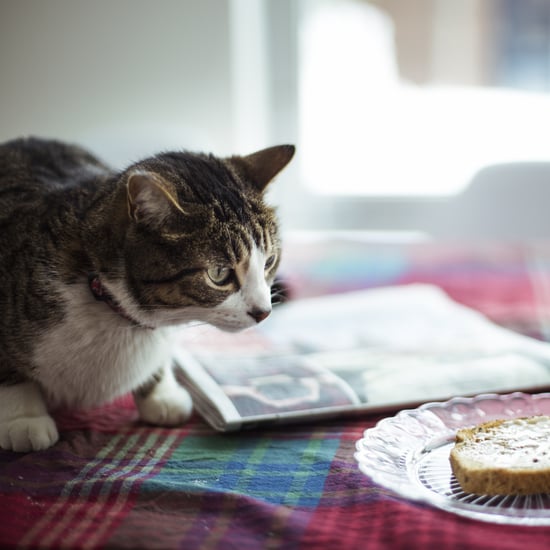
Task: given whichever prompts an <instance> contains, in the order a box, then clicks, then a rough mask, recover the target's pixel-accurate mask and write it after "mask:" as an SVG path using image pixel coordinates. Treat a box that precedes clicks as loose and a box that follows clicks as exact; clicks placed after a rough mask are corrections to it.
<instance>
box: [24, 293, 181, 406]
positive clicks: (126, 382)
mask: <svg viewBox="0 0 550 550" xmlns="http://www.w3.org/2000/svg"><path fill="white" fill-rule="evenodd" d="M60 288H61V294H62V296H63V299H64V301H65V303H66V306H67V308H66V315H65V319H64V320H63V321H62V322H61V323H59V324H57V325H56V326H54V327H53V328H51V329H49V330H48V331H46V333H44V334H43V335H42V336H41V337H40V339H39V340H38V342H37V345H36V346H35V348H34V353H33V363H34V365H35V366H36V370H35V372H34V373H33V376H34V378H35V379H36V380H37V381H38V382H39V383H40V384H41V386H42V388H43V389H44V391H45V393H46V397H47V399H48V401H49V402H50V403H51V405H53V406H57V405H64V406H70V407H78V408H89V407H92V406H95V405H98V404H101V403H105V402H108V401H111V400H113V399H114V398H116V397H118V396H120V395H124V394H126V393H128V392H129V391H131V390H133V389H136V388H137V387H138V386H140V385H141V384H143V383H144V382H146V381H147V380H148V379H149V378H150V377H151V376H152V374H154V373H155V372H156V371H157V370H159V369H160V368H161V367H162V366H164V365H165V364H166V363H167V362H168V361H170V360H171V355H172V354H171V345H170V339H169V335H170V329H156V330H149V329H143V328H136V327H134V326H132V325H131V324H130V323H129V322H128V321H127V320H125V319H123V318H122V317H121V316H120V315H118V314H116V313H115V312H114V311H112V310H111V309H110V308H109V307H108V306H107V305H106V304H104V303H102V302H97V301H96V300H95V299H94V298H93V296H92V295H91V293H90V291H89V289H88V288H87V285H74V286H62V287H60Z"/></svg>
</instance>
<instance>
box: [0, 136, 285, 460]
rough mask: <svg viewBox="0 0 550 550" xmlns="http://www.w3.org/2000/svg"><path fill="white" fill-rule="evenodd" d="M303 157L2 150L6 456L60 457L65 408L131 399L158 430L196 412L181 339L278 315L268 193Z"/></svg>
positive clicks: (17, 143) (33, 141) (0, 358)
mask: <svg viewBox="0 0 550 550" xmlns="http://www.w3.org/2000/svg"><path fill="white" fill-rule="evenodd" d="M293 154H294V147H293V146H291V145H281V146H276V147H271V148H269V149H264V150H262V151H258V152H256V153H253V154H251V155H248V156H233V157H229V158H218V157H215V156H212V155H204V154H194V153H189V152H169V153H162V154H158V155H156V156H153V157H151V158H147V159H145V160H143V161H141V162H138V163H136V164H133V165H132V166H130V167H129V168H127V169H126V170H124V171H122V172H115V171H113V170H112V169H110V168H109V167H108V166H107V165H106V164H104V163H103V162H101V161H100V160H98V159H97V158H96V157H95V156H93V155H92V154H90V153H89V152H87V151H86V150H84V149H82V148H80V147H77V146H74V145H68V144H64V143H61V142H58V141H51V140H43V139H37V138H29V139H18V140H14V141H10V142H8V143H5V144H3V145H0V272H1V277H2V279H1V284H0V307H1V309H0V311H1V313H2V315H1V316H0V447H1V448H3V449H8V450H13V451H22V452H26V451H31V450H40V449H46V448H48V447H50V446H51V445H53V444H54V443H55V442H56V441H57V440H58V437H59V435H58V430H57V427H56V425H55V422H54V420H53V419H52V417H51V416H50V414H49V411H51V410H52V409H53V408H56V407H68V408H87V407H92V406H95V405H98V404H101V403H105V402H108V401H111V400H113V399H114V398H116V397H117V396H120V395H124V394H126V393H128V392H130V391H132V392H133V394H134V399H135V402H136V406H137V409H138V411H139V414H140V418H141V419H142V420H144V421H145V422H149V423H153V424H158V425H165V426H170V425H177V424H179V423H182V422H184V421H185V420H186V419H187V418H188V416H189V415H190V413H191V409H192V404H191V398H190V397H189V395H188V394H187V392H186V391H185V390H184V389H183V388H182V387H181V386H180V385H179V384H178V383H177V382H176V379H175V376H174V373H173V371H172V361H171V352H170V349H171V345H170V335H171V334H173V332H174V327H176V326H177V325H181V324H183V323H187V322H189V321H199V322H205V323H210V324H212V325H214V326H216V327H219V328H221V329H224V330H228V331H238V330H241V329H245V328H247V327H251V326H253V325H255V324H256V323H259V322H260V321H262V320H263V319H265V318H266V317H267V316H268V315H269V313H270V311H271V300H270V297H271V296H270V286H271V283H272V282H273V279H274V276H275V271H276V269H277V266H278V264H279V258H280V240H279V236H278V226H277V220H276V216H275V212H274V210H273V209H272V208H271V207H269V206H267V205H266V204H265V202H264V200H263V195H264V190H265V188H266V186H267V184H268V183H269V182H270V181H271V180H272V179H273V177H274V176H275V175H276V174H277V173H278V172H279V171H280V170H282V169H283V168H284V167H285V166H286V164H287V163H288V162H289V161H290V159H291V158H292V156H293Z"/></svg>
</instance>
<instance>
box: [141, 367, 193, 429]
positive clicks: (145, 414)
mask: <svg viewBox="0 0 550 550" xmlns="http://www.w3.org/2000/svg"><path fill="white" fill-rule="evenodd" d="M134 400H135V402H136V405H137V408H138V411H139V416H140V418H141V419H142V420H144V421H145V422H148V423H150V424H156V425H157V426H178V425H179V424H183V423H184V422H185V421H186V420H187V419H188V418H189V417H190V416H191V413H192V411H193V402H192V400H191V396H190V395H189V393H188V392H187V390H185V389H184V388H183V387H182V386H181V385H180V384H179V383H178V381H177V380H176V378H175V376H174V371H173V368H172V365H171V364H170V365H166V366H165V367H163V368H161V369H160V370H159V371H158V372H156V373H155V374H154V375H153V377H152V378H151V379H150V380H149V381H148V382H147V383H145V384H144V385H143V386H141V387H140V388H138V389H137V390H135V391H134Z"/></svg>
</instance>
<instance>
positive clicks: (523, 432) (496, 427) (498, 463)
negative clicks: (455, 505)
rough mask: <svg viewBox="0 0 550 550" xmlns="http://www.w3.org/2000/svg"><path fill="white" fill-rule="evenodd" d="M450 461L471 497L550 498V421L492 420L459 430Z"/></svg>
mask: <svg viewBox="0 0 550 550" xmlns="http://www.w3.org/2000/svg"><path fill="white" fill-rule="evenodd" d="M450 462H451V468H452V471H453V473H454V475H455V477H456V479H457V481H458V483H459V484H460V487H461V488H462V489H463V491H464V492H466V493H475V494H478V495H532V494H540V493H550V416H532V417H522V418H516V419H507V420H493V421H490V422H485V423H483V424H479V425H478V426H475V427H473V428H463V429H461V430H458V432H457V434H456V440H455V445H454V447H453V448H452V450H451V454H450Z"/></svg>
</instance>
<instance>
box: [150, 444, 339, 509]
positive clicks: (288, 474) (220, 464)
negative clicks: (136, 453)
mask: <svg viewBox="0 0 550 550" xmlns="http://www.w3.org/2000/svg"><path fill="white" fill-rule="evenodd" d="M338 446H339V439H338V438H337V437H336V438H335V437H326V434H322V433H316V434H315V436H312V435H310V436H309V437H304V438H303V439H294V440H290V441H289V440H281V438H280V437H277V436H275V437H268V436H266V435H265V434H263V435H261V436H257V437H256V436H251V435H245V436H242V435H241V436H237V435H234V434H232V435H226V436H220V435H219V434H213V435H205V436H200V435H199V436H192V435H190V436H188V437H187V438H185V440H183V441H182V443H181V445H180V446H179V447H177V448H176V449H175V450H174V452H173V453H172V456H171V457H170V459H169V460H168V461H167V462H166V463H165V464H164V465H163V468H162V470H161V471H160V472H159V473H158V474H157V475H156V476H155V477H154V478H152V479H149V480H146V481H145V482H144V483H143V485H142V486H141V492H142V493H145V492H154V491H156V490H159V491H162V492H166V491H170V490H172V491H178V492H180V491H189V492H193V493H196V492H212V491H214V492H223V493H239V494H242V493H243V492H244V493H246V494H247V495H248V496H250V497H253V498H258V499H261V500H264V501H266V502H269V503H271V504H281V505H291V506H304V507H314V506H316V505H317V503H318V502H319V500H320V498H321V496H322V493H323V487H324V481H325V478H326V476H327V474H328V472H329V469H330V465H331V463H332V460H333V458H334V455H335V453H336V450H337V449H338Z"/></svg>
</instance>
